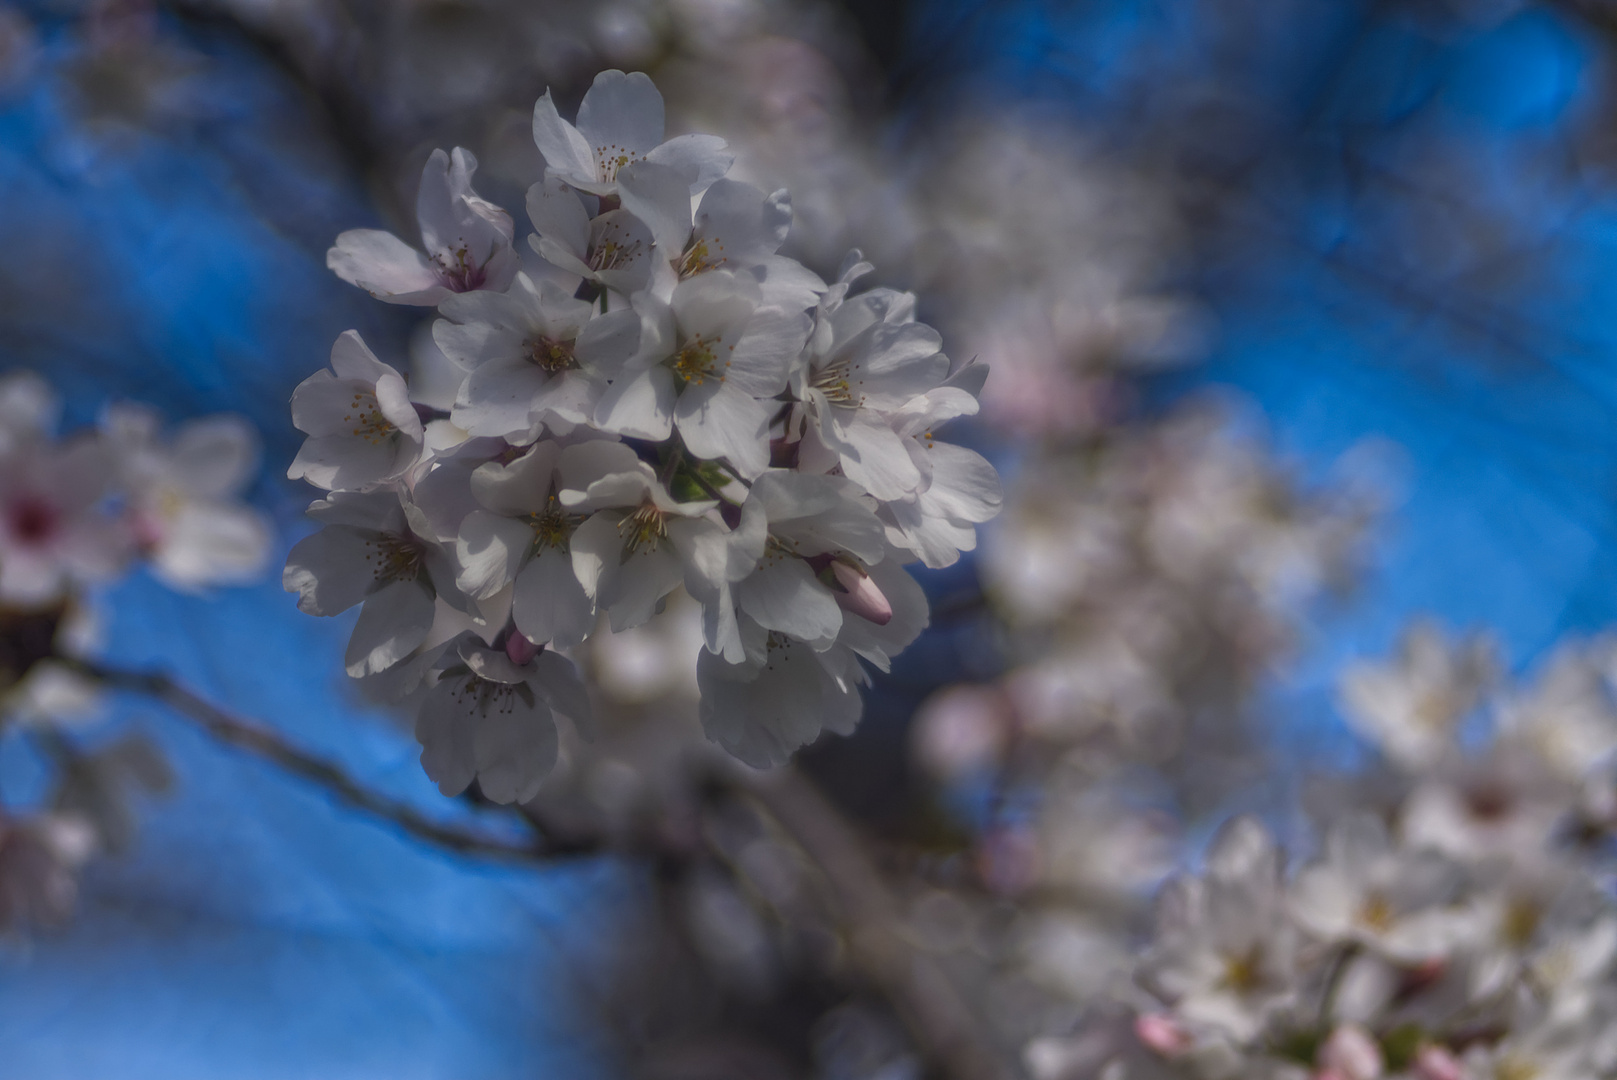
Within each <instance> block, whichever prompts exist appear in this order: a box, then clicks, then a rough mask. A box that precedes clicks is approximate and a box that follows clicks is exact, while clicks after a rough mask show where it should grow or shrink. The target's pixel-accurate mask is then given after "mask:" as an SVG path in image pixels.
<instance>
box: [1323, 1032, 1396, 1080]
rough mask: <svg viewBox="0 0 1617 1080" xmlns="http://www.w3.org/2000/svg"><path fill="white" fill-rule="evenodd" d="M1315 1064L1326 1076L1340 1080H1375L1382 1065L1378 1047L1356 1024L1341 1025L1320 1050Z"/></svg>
mask: <svg viewBox="0 0 1617 1080" xmlns="http://www.w3.org/2000/svg"><path fill="white" fill-rule="evenodd" d="M1318 1062H1319V1066H1320V1068H1321V1069H1322V1070H1323V1071H1325V1072H1330V1073H1335V1074H1336V1075H1338V1076H1340V1077H1341V1080H1376V1078H1377V1077H1379V1076H1380V1075H1381V1072H1382V1069H1383V1068H1384V1063H1383V1061H1382V1059H1381V1047H1380V1046H1378V1045H1376V1041H1375V1039H1373V1038H1371V1037H1370V1033H1369V1032H1367V1031H1365V1030H1364V1029H1363V1028H1362V1027H1359V1026H1358V1025H1357V1024H1343V1025H1342V1026H1341V1027H1339V1028H1337V1029H1336V1030H1335V1031H1333V1032H1331V1037H1330V1038H1328V1039H1326V1040H1325V1043H1324V1045H1322V1046H1321V1047H1320V1048H1319V1057H1318Z"/></svg>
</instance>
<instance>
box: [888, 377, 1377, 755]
mask: <svg viewBox="0 0 1617 1080" xmlns="http://www.w3.org/2000/svg"><path fill="white" fill-rule="evenodd" d="M1370 510H1371V503H1370V501H1369V498H1368V497H1367V496H1366V495H1365V494H1363V493H1360V492H1357V491H1354V490H1353V489H1352V488H1350V487H1347V486H1336V487H1331V488H1326V489H1321V490H1317V491H1307V490H1303V489H1302V488H1301V487H1300V486H1299V485H1298V484H1297V483H1296V482H1295V481H1294V480H1293V479H1292V478H1291V477H1289V476H1288V475H1286V472H1285V470H1283V469H1282V468H1280V467H1278V466H1277V464H1276V463H1275V462H1273V461H1272V460H1271V459H1270V457H1269V454H1268V451H1267V450H1266V448H1264V447H1263V446H1261V445H1259V444H1257V443H1256V442H1255V441H1253V440H1249V439H1242V438H1239V437H1237V436H1235V435H1233V434H1232V433H1231V431H1230V418H1229V416H1228V414H1227V413H1226V412H1225V411H1223V410H1219V409H1212V408H1205V407H1191V408H1181V409H1180V410H1178V411H1176V412H1175V413H1174V414H1172V415H1170V416H1168V417H1166V418H1164V419H1162V420H1160V421H1158V422H1155V423H1153V424H1150V425H1138V426H1131V427H1119V428H1115V429H1111V430H1110V431H1108V432H1107V438H1106V439H1105V441H1103V442H1098V443H1093V444H1086V445H1083V446H1080V447H1076V448H1069V449H1067V450H1066V451H1064V452H1058V451H1056V450H1054V449H1047V450H1046V452H1045V453H1044V454H1043V455H1041V456H1039V457H1036V458H1034V459H1032V460H1030V461H1026V462H1024V464H1023V469H1022V471H1021V474H1020V475H1019V476H1018V478H1017V481H1016V484H1015V486H1014V487H1013V488H1012V490H1011V493H1010V498H1009V499H1008V505H1007V507H1006V512H1005V514H1004V516H1003V517H1002V518H1001V519H1000V520H999V521H998V522H996V523H995V525H994V526H993V528H992V529H990V530H988V535H987V538H986V540H985V543H984V552H983V558H982V561H981V566H982V568H983V576H984V578H985V584H986V587H987V591H988V594H989V598H990V600H991V602H992V604H993V610H994V613H995V614H996V615H997V616H998V618H999V619H1000V620H1001V622H1002V623H1003V625H1004V633H1005V634H1006V636H1007V638H1008V639H1009V640H1010V642H1011V645H1010V647H1009V648H1008V649H1007V650H1006V653H1007V656H1008V657H1010V658H1011V659H1012V660H1013V661H1014V666H1013V667H1012V668H1011V670H1009V671H1007V672H1006V673H1004V674H1003V675H1002V676H1000V677H999V678H998V679H996V680H995V681H994V682H993V683H992V684H989V685H964V686H955V687H951V688H948V689H946V690H945V691H943V692H942V693H940V694H939V695H937V696H936V697H934V698H933V699H932V701H931V702H930V703H929V704H928V705H927V706H924V707H923V709H922V710H921V713H920V715H919V717H918V718H917V749H918V751H919V753H920V755H921V757H922V761H923V764H925V765H926V767H927V768H928V770H929V771H932V772H934V773H935V774H937V775H939V776H940V777H943V778H948V777H949V776H951V775H956V774H959V773H962V772H967V771H972V770H981V769H983V768H984V767H986V768H989V769H999V768H1002V767H1003V765H1004V759H1005V756H1006V754H1007V752H1008V750H1009V748H1010V747H1011V744H1013V743H1021V744H1030V745H1033V746H1036V747H1037V748H1038V749H1037V750H1036V752H1034V753H1032V754H1031V755H1029V760H1030V763H1031V764H1033V765H1034V766H1036V767H1041V768H1042V767H1048V766H1050V765H1053V764H1056V763H1058V762H1059V761H1060V760H1061V758H1062V757H1063V756H1067V757H1071V756H1074V755H1082V757H1083V759H1084V760H1083V765H1084V768H1085V770H1086V771H1088V772H1091V773H1093V772H1095V771H1096V768H1097V764H1098V762H1099V761H1101V760H1102V759H1111V760H1114V761H1115V760H1126V761H1131V762H1138V761H1141V760H1145V761H1151V762H1156V763H1161V762H1164V761H1166V760H1168V759H1169V758H1171V757H1172V756H1174V755H1175V754H1176V753H1178V752H1179V751H1180V750H1181V749H1182V748H1183V747H1184V746H1185V743H1186V740H1187V738H1189V737H1190V736H1191V734H1192V732H1193V729H1196V726H1197V724H1198V723H1199V722H1201V721H1203V720H1205V719H1207V718H1208V717H1210V716H1212V715H1213V714H1229V713H1231V712H1233V711H1236V710H1237V708H1238V707H1239V705H1240V703H1241V702H1243V701H1244V700H1245V698H1246V696H1247V694H1248V693H1249V692H1250V690H1251V688H1252V687H1253V686H1255V685H1256V682H1257V680H1258V678H1259V677H1260V676H1261V675H1262V674H1264V673H1265V671H1266V670H1267V669H1268V668H1269V666H1270V665H1271V664H1273V663H1274V662H1275V661H1276V659H1277V658H1278V657H1279V656H1280V655H1281V654H1282V653H1283V652H1284V651H1285V649H1286V647H1287V645H1288V644H1289V642H1290V640H1291V638H1292V636H1293V633H1294V625H1295V623H1296V621H1297V619H1298V617H1299V616H1300V615H1301V614H1302V611H1303V608H1304V605H1305V604H1306V603H1307V602H1308V601H1310V600H1312V599H1314V598H1316V597H1317V596H1318V595H1319V594H1320V593H1321V592H1323V591H1324V590H1325V589H1326V588H1328V587H1329V586H1330V585H1332V584H1333V583H1336V582H1339V581H1341V580H1343V579H1345V578H1346V577H1347V576H1348V574H1349V571H1350V569H1351V567H1352V565H1353V563H1354V561H1355V559H1356V558H1357V557H1358V553H1359V550H1360V547H1361V542H1362V538H1363V533H1364V525H1365V522H1366V519H1367V517H1368V516H1369V513H1370ZM1217 719H1218V723H1219V725H1220V727H1221V731H1222V734H1218V733H1210V732H1209V731H1208V730H1201V729H1196V730H1195V731H1194V734H1195V735H1196V736H1197V737H1198V739H1199V740H1200V742H1199V745H1197V746H1196V747H1195V749H1196V751H1197V752H1198V754H1200V755H1201V760H1202V763H1203V765H1205V764H1206V762H1207V760H1208V759H1209V758H1210V757H1211V756H1212V755H1211V754H1210V753H1209V752H1210V751H1212V750H1213V749H1214V747H1213V746H1212V745H1210V744H1209V738H1210V735H1216V737H1217V738H1218V739H1221V740H1222V739H1226V738H1227V736H1230V735H1232V734H1233V732H1232V731H1231V730H1230V729H1232V728H1234V727H1235V726H1236V720H1235V719H1234V718H1233V717H1230V716H1228V715H1221V716H1219V717H1218V718H1217ZM1205 727H1206V725H1205V724H1204V725H1203V728H1205ZM1203 775H1204V778H1205V773H1204V774H1203Z"/></svg>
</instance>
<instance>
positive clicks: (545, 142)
mask: <svg viewBox="0 0 1617 1080" xmlns="http://www.w3.org/2000/svg"><path fill="white" fill-rule="evenodd" d="M533 141H534V145H536V146H538V147H539V153H541V154H543V155H544V159H545V165H546V167H547V168H549V169H550V171H551V172H553V173H555V174H556V175H557V176H560V177H561V178H562V179H563V180H567V181H569V182H572V181H575V180H577V181H587V180H595V179H596V178H597V173H596V169H595V151H594V150H593V149H592V148H591V146H590V144H589V140H588V139H586V138H584V136H583V135H580V134H579V132H578V129H577V128H575V127H573V125H571V124H569V123H568V122H567V121H565V120H563V119H562V118H561V115H560V114H559V113H557V112H556V103H555V102H553V101H552V100H551V99H550V91H549V90H546V91H545V94H544V96H543V97H541V98H540V99H539V100H538V101H536V102H534V105H533Z"/></svg>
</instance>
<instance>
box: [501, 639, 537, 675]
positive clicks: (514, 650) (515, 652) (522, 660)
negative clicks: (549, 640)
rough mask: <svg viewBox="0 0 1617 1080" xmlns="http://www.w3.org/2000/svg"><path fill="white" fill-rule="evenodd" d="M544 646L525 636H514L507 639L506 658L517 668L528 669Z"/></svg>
mask: <svg viewBox="0 0 1617 1080" xmlns="http://www.w3.org/2000/svg"><path fill="white" fill-rule="evenodd" d="M542 648H544V646H543V645H536V644H534V643H533V642H531V641H529V640H528V639H527V637H526V636H524V635H523V634H520V633H518V634H512V635H511V636H510V637H508V638H506V639H505V658H506V659H507V660H509V661H511V663H513V664H515V665H516V666H517V667H527V666H528V664H529V663H531V662H532V661H533V658H534V657H536V656H538V655H539V650H541V649H542Z"/></svg>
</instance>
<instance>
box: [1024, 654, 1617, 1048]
mask: <svg viewBox="0 0 1617 1080" xmlns="http://www.w3.org/2000/svg"><path fill="white" fill-rule="evenodd" d="M1487 657H1488V650H1487V649H1486V648H1484V647H1483V646H1482V645H1481V644H1480V643H1478V642H1472V643H1466V644H1461V645H1459V646H1453V645H1450V644H1449V643H1447V642H1446V641H1444V640H1443V639H1442V638H1441V637H1440V636H1439V635H1437V634H1436V632H1435V631H1433V630H1431V629H1430V628H1427V627H1417V628H1416V629H1415V630H1414V631H1413V632H1412V633H1411V635H1410V636H1409V638H1408V639H1407V640H1406V644H1405V648H1404V652H1403V655H1402V657H1400V658H1399V659H1398V660H1397V661H1396V662H1395V663H1393V664H1390V665H1366V666H1361V667H1358V668H1355V669H1353V670H1352V671H1350V672H1349V674H1348V676H1347V678H1346V679H1345V681H1344V701H1345V704H1346V706H1347V708H1348V710H1349V713H1350V716H1351V717H1352V718H1353V720H1354V722H1355V724H1356V725H1357V726H1359V727H1360V729H1361V730H1363V731H1365V732H1367V733H1369V734H1370V735H1371V736H1372V738H1374V739H1376V741H1377V743H1378V745H1379V746H1380V748H1381V749H1382V751H1383V753H1384V754H1385V758H1386V761H1387V763H1388V765H1389V772H1390V776H1384V777H1379V778H1378V779H1376V780H1375V781H1374V782H1372V783H1367V784H1365V785H1364V788H1363V790H1356V791H1349V792H1347V793H1346V797H1344V798H1341V799H1338V800H1335V802H1336V803H1337V805H1335V806H1331V807H1318V808H1316V809H1320V810H1322V812H1323V815H1324V822H1323V824H1322V827H1321V829H1320V832H1321V835H1322V838H1323V839H1322V843H1321V844H1320V845H1319V846H1320V850H1319V852H1318V854H1317V855H1316V856H1315V857H1314V858H1313V859H1312V860H1310V861H1308V862H1306V863H1305V864H1304V865H1302V866H1301V867H1300V868H1298V869H1296V870H1295V871H1294V872H1290V873H1288V872H1287V869H1286V866H1285V858H1284V854H1283V852H1282V850H1281V848H1280V846H1279V845H1278V844H1277V842H1276V841H1275V839H1274V837H1273V836H1272V835H1271V833H1270V832H1269V830H1268V829H1267V828H1266V827H1265V826H1264V825H1262V824H1261V823H1260V822H1259V821H1257V820H1256V819H1254V818H1250V817H1242V818H1237V819H1235V820H1234V821H1231V822H1230V823H1228V824H1227V825H1226V826H1225V827H1224V828H1223V829H1222V830H1221V831H1220V832H1219V834H1218V835H1217V836H1216V837H1215V838H1214V840H1213V842H1212V844H1211V846H1210V848H1209V850H1208V852H1207V856H1206V862H1205V866H1204V869H1203V871H1202V873H1200V874H1199V875H1184V876H1181V877H1178V878H1175V879H1173V880H1171V881H1170V882H1169V883H1168V884H1167V885H1166V886H1165V888H1164V889H1163V891H1162V893H1161V895H1160V897H1159V900H1158V904H1157V919H1156V922H1157V929H1156V934H1155V939H1154V941H1153V942H1152V943H1151V945H1150V946H1149V947H1148V948H1147V949H1146V951H1145V952H1144V954H1143V955H1142V956H1141V957H1140V958H1139V962H1138V965H1137V967H1136V969H1135V972H1134V980H1135V983H1136V986H1135V989H1134V991H1133V992H1132V993H1131V994H1124V995H1122V997H1123V1000H1121V1001H1119V1002H1117V1003H1116V1004H1115V1005H1113V1006H1110V1007H1103V1008H1100V1009H1098V1010H1096V1011H1095V1013H1094V1014H1093V1015H1092V1016H1091V1017H1090V1018H1089V1020H1088V1021H1087V1022H1086V1023H1084V1024H1082V1025H1081V1026H1080V1027H1079V1028H1078V1030H1077V1032H1076V1033H1075V1034H1072V1035H1069V1036H1061V1037H1045V1038H1041V1039H1038V1040H1035V1041H1034V1042H1033V1043H1032V1044H1030V1046H1029V1048H1028V1051H1027V1054H1026V1063H1027V1065H1028V1067H1029V1069H1030V1071H1031V1072H1032V1073H1033V1074H1034V1075H1035V1076H1036V1077H1039V1078H1040V1080H1056V1078H1060V1080H1078V1078H1081V1077H1099V1076H1106V1077H1108V1078H1111V1077H1118V1078H1121V1077H1147V1076H1149V1077H1170V1076H1186V1077H1199V1078H1207V1080H1219V1078H1226V1077H1228V1078H1232V1080H1233V1078H1235V1077H1253V1076H1260V1077H1274V1078H1277V1080H1278V1078H1290V1077H1296V1078H1298V1080H1303V1078H1307V1077H1312V1078H1313V1080H1378V1078H1381V1077H1389V1078H1390V1077H1411V1078H1417V1080H1522V1078H1534V1080H1563V1078H1564V1080H1573V1078H1587V1077H1596V1076H1612V1075H1617V1039H1614V1038H1613V1036H1612V1033H1613V1031H1617V977H1614V975H1617V972H1614V961H1617V904H1614V903H1613V899H1612V896H1611V892H1610V888H1609V881H1608V878H1607V872H1608V869H1609V863H1608V862H1607V855H1608V854H1609V845H1610V840H1611V836H1612V829H1613V826H1614V825H1617V776H1614V772H1613V763H1614V762H1613V754H1614V751H1617V698H1614V695H1613V690H1614V687H1617V645H1614V643H1613V642H1611V641H1601V642H1596V643H1593V644H1589V645H1584V646H1574V647H1569V648H1566V649H1563V650H1562V651H1561V652H1559V653H1558V654H1557V655H1556V656H1554V657H1552V658H1551V660H1550V661H1549V662H1548V664H1547V665H1546V666H1545V669H1544V671H1543V673H1542V674H1541V675H1540V677H1539V678H1538V679H1537V681H1536V682H1535V683H1533V684H1531V685H1529V686H1527V687H1524V688H1505V689H1498V688H1493V687H1490V685H1489V684H1490V681H1491V679H1492V665H1491V664H1490V663H1489V662H1488V661H1487ZM1483 717H1491V719H1492V721H1493V728H1494V734H1493V737H1492V739H1491V740H1490V741H1488V742H1487V743H1486V744H1485V745H1482V746H1480V747H1478V746H1471V747H1469V748H1468V747H1467V745H1466V741H1464V740H1462V737H1461V736H1462V731H1463V729H1464V728H1465V727H1466V726H1467V721H1468V720H1470V719H1472V718H1477V719H1481V718H1483ZM1417 734H1418V736H1419V737H1418V738H1417V737H1416V735H1417Z"/></svg>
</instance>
